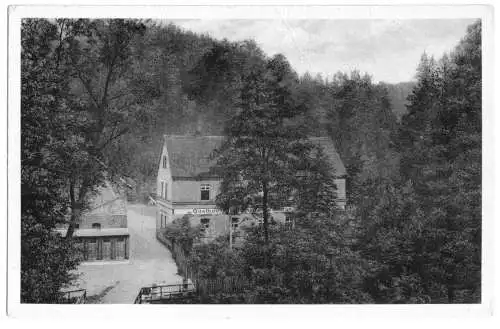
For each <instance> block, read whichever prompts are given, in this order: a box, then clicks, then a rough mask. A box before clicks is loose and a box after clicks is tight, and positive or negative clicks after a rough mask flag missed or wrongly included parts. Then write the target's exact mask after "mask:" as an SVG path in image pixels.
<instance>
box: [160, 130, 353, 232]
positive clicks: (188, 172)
mask: <svg viewBox="0 0 500 329" xmlns="http://www.w3.org/2000/svg"><path fill="white" fill-rule="evenodd" d="M223 139H224V137H223V136H178V135H166V136H164V141H163V147H162V150H161V156H160V161H159V168H158V177H157V193H156V195H157V202H156V204H157V216H156V228H157V234H160V233H161V232H162V231H163V230H164V229H165V228H166V226H167V225H168V224H169V223H171V222H172V221H173V220H174V219H176V218H182V217H183V216H186V215H187V216H188V217H189V218H190V221H191V224H193V225H198V224H200V225H201V226H202V229H203V230H204V232H205V237H207V238H211V237H212V238H213V237H215V236H218V235H221V234H226V233H229V232H230V228H231V227H232V228H237V226H238V225H239V223H238V221H239V220H241V219H247V217H248V216H247V215H246V214H242V215H241V216H237V217H238V218H234V219H233V218H229V217H228V216H227V215H225V214H223V213H222V211H221V210H220V209H218V208H217V206H216V204H215V198H216V196H217V194H218V192H219V186H220V178H219V177H218V176H217V175H216V174H215V173H214V172H213V169H212V168H213V166H214V164H215V161H214V160H212V159H211V155H212V153H213V151H214V150H215V149H217V148H218V147H219V146H220V145H222V142H223ZM311 141H312V142H314V143H316V144H317V145H319V146H321V147H322V149H323V151H324V153H325V155H326V156H327V158H328V159H329V161H330V162H331V164H332V167H333V169H334V170H335V177H336V179H335V184H336V185H337V203H338V205H339V207H341V208H343V207H344V206H345V203H346V192H345V178H346V170H345V168H344V165H343V163H342V160H341V159H340V156H339V155H338V153H337V151H336V150H335V146H334V145H333V142H332V141H331V140H330V139H329V138H326V137H325V138H323V137H318V138H311ZM271 216H272V217H273V219H274V220H276V221H279V222H281V221H283V222H284V221H286V216H285V210H284V209H283V210H275V211H272V214H271Z"/></svg>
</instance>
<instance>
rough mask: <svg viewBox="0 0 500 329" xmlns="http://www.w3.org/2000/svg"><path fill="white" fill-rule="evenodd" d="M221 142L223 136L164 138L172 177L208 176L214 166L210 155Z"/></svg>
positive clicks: (173, 136) (171, 136) (170, 136)
mask: <svg viewBox="0 0 500 329" xmlns="http://www.w3.org/2000/svg"><path fill="white" fill-rule="evenodd" d="M223 140H224V137H223V136H179V135H167V136H165V142H166V143H167V152H168V157H169V162H170V171H171V174H172V177H198V176H204V175H208V176H210V173H211V168H212V167H213V166H214V165H215V164H216V160H211V159H210V155H211V154H212V152H213V151H214V150H215V149H217V148H218V147H220V146H221V145H222V142H223Z"/></svg>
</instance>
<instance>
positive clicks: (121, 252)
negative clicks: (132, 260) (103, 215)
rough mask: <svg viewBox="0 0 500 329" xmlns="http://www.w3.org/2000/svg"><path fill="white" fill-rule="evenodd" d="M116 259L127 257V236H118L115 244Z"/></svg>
mask: <svg viewBox="0 0 500 329" xmlns="http://www.w3.org/2000/svg"><path fill="white" fill-rule="evenodd" d="M115 256H116V259H125V238H124V237H118V238H117V239H116V244H115Z"/></svg>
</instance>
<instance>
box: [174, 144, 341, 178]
mask: <svg viewBox="0 0 500 329" xmlns="http://www.w3.org/2000/svg"><path fill="white" fill-rule="evenodd" d="M310 140H311V142H313V143H314V144H316V145H319V146H321V147H322V148H323V150H324V152H325V154H326V156H327V157H328V159H329V160H330V163H331V165H332V167H333V169H334V170H335V175H336V176H344V175H346V170H345V167H344V164H343V163H342V160H341V159H340V156H339V154H338V152H337V150H336V149H335V145H334V143H333V141H332V140H331V139H330V138H328V137H311V138H310ZM223 141H224V136H182V135H166V136H165V143H166V146H167V152H168V157H169V162H170V170H171V174H172V177H202V176H215V175H214V172H213V170H212V168H213V166H214V165H215V164H216V160H214V159H211V155H212V153H213V151H214V150H215V149H217V148H218V147H220V146H221V145H222V143H223Z"/></svg>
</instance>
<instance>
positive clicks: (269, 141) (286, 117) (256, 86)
mask: <svg viewBox="0 0 500 329" xmlns="http://www.w3.org/2000/svg"><path fill="white" fill-rule="evenodd" d="M241 81H242V87H241V91H240V97H239V101H238V103H237V104H236V105H237V107H238V109H237V112H236V114H235V115H234V116H233V118H232V119H231V120H230V122H229V124H228V125H227V127H226V130H225V132H226V135H227V140H226V141H225V143H224V144H223V145H222V147H221V148H220V149H219V150H218V151H217V154H218V166H219V169H220V173H221V175H222V184H221V193H220V194H219V195H218V196H217V203H218V205H219V206H220V207H221V208H222V209H224V210H226V211H229V210H230V209H231V208H236V209H237V210H238V211H244V210H245V209H246V208H247V207H249V206H252V207H256V206H258V207H262V211H263V222H264V224H263V231H264V243H265V245H266V246H267V245H268V244H269V232H268V231H269V218H270V209H271V208H272V207H274V206H277V205H279V204H283V202H284V201H286V200H287V199H288V197H289V196H290V195H291V193H292V191H293V189H294V188H295V187H296V186H297V184H296V173H297V168H298V166H299V164H300V163H301V162H302V161H301V160H302V159H303V155H304V154H307V153H308V152H309V151H310V150H311V148H312V145H311V144H310V143H309V142H308V140H307V136H306V132H305V130H304V129H303V127H300V126H292V122H291V120H292V119H294V118H297V117H298V116H299V115H301V114H303V113H304V112H305V108H304V103H303V102H302V101H301V99H300V97H299V96H297V94H296V93H295V92H294V91H295V90H294V86H295V83H296V82H297V76H296V74H295V72H293V71H292V69H291V67H290V64H289V63H288V62H287V61H286V59H285V58H284V57H283V56H281V55H277V56H275V57H273V58H271V59H265V58H262V57H261V56H255V58H253V60H251V61H249V65H248V66H247V67H246V70H245V71H244V72H243V74H242V78H241Z"/></svg>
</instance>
